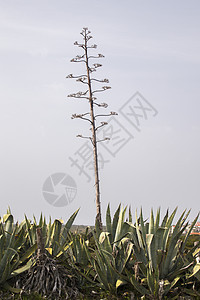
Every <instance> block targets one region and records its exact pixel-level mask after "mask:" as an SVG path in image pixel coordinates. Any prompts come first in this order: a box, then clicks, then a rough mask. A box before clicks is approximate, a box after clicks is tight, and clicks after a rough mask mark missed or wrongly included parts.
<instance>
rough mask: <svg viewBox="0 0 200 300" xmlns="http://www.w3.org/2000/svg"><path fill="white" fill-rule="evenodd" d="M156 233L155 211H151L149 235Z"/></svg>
mask: <svg viewBox="0 0 200 300" xmlns="http://www.w3.org/2000/svg"><path fill="white" fill-rule="evenodd" d="M152 233H154V216H153V209H151V216H150V221H149V234H152Z"/></svg>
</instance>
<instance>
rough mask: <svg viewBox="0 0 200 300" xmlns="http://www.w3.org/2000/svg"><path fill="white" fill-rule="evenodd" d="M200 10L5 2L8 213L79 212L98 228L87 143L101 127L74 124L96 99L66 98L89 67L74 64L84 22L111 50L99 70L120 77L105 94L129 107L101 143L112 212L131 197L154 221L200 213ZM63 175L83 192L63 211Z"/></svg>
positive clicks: (0, 115)
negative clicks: (157, 214) (156, 215)
mask: <svg viewBox="0 0 200 300" xmlns="http://www.w3.org/2000/svg"><path fill="white" fill-rule="evenodd" d="M199 15H200V2H199V1H198V0H190V1H188V0H187V1H186V0H176V1H175V0H173V1H172V0H169V1H159V0H157V1H153V0H151V1H147V0H146V1H143V0H140V1H139V0H138V1H135V0H132V1H131V0H127V1H114V0H110V1H105V0H101V1H97V0H95V1H89V0H85V1H80V0H74V1H67V0H59V1H55V0H54V1H53V0H42V1H41V0H34V1H33V0H28V1H27V0H6V1H5V0H0V36H1V41H0V61H1V62H0V64H1V68H0V87H1V88H0V101H1V102H0V103H1V109H0V128H1V130H0V140H1V147H0V166H1V167H0V185H1V188H0V199H1V212H0V215H1V216H2V215H3V214H4V213H5V211H6V209H7V207H8V206H10V207H11V210H12V212H13V214H14V216H15V219H18V220H21V219H22V218H23V215H24V213H26V214H27V215H28V217H29V218H32V215H33V214H34V215H35V216H36V217H38V216H39V214H40V212H43V214H45V215H46V216H47V217H48V216H49V215H51V216H52V218H63V219H64V220H67V219H68V218H69V217H70V215H71V214H72V213H73V212H74V211H75V210H76V209H78V208H79V207H80V208H81V209H80V212H79V215H78V217H77V220H76V223H77V224H91V225H92V224H93V223H94V216H95V193H94V180H93V172H92V170H91V159H92V153H89V152H87V160H85V161H83V156H82V157H81V156H80V153H81V151H83V149H84V147H87V145H86V144H85V143H86V140H83V139H78V138H76V135H77V134H83V135H88V134H89V133H90V131H89V127H88V124H86V123H85V122H84V121H82V120H78V119H76V120H71V115H72V114H73V113H82V112H87V111H88V103H87V101H83V100H77V99H70V98H68V97H67V95H68V94H70V93H72V92H77V91H79V90H81V89H82V86H81V84H80V83H77V82H75V81H73V80H72V79H66V76H67V75H68V74H69V73H73V74H82V72H84V69H83V66H82V65H80V64H79V65H78V64H73V63H71V62H70V59H72V58H73V57H74V56H76V55H77V54H81V49H79V48H77V47H76V46H74V45H73V43H74V41H76V40H78V41H81V36H80V31H81V30H82V28H83V27H88V28H89V29H90V30H91V32H92V36H93V43H95V44H97V45H98V48H97V50H95V51H96V52H95V53H102V54H104V55H105V58H103V59H102V58H101V60H100V61H97V62H98V63H102V64H103V67H102V68H101V69H99V70H98V72H96V73H95V76H96V77H97V78H109V80H110V85H111V87H112V89H111V90H109V91H106V92H104V93H102V94H101V95H100V98H99V101H100V102H107V103H108V104H109V107H108V112H109V111H110V110H111V111H116V112H118V116H117V117H114V118H113V119H111V121H110V123H109V125H107V126H108V127H107V129H108V130H107V132H106V134H108V135H109V132H111V131H112V130H113V136H112V137H113V141H112V140H111V141H110V142H109V143H107V144H106V143H105V144H100V143H99V144H98V145H99V153H100V156H99V157H100V160H101V162H100V167H101V181H100V183H101V201H102V213H103V216H104V217H105V211H106V207H107V204H108V203H110V204H111V208H112V212H114V211H115V209H116V208H117V206H118V205H119V203H122V204H123V205H124V206H125V205H131V207H132V210H133V212H134V211H135V209H136V208H137V209H138V210H139V209H140V207H141V206H142V208H143V210H144V215H145V216H146V217H147V216H148V215H149V211H150V209H151V207H152V208H153V209H154V211H156V209H157V208H158V207H159V206H160V207H161V209H162V212H163V213H164V212H165V211H166V209H167V208H168V207H169V208H170V211H172V209H174V208H175V207H176V206H178V207H179V214H180V213H181V212H182V210H183V209H185V208H186V209H189V208H191V209H192V212H191V217H190V218H191V219H192V218H194V217H195V216H196V214H197V213H198V211H199V198H200V184H199V178H200V156H199V153H200V118H199V112H200V101H199V97H200V84H199V82H200V18H199ZM141 106H143V107H145V108H146V109H144V108H143V110H142V109H141ZM103 112H104V110H103ZM134 114H135V117H134ZM103 121H105V120H104V119H103ZM109 130H111V131H109ZM100 134H102V135H103V134H105V131H104V132H103V131H102V132H101V133H100ZM86 150H87V149H86ZM88 153H89V154H88ZM82 155H83V152H82ZM73 161H74V162H76V163H73ZM83 163H84V164H83ZM60 173H61V175H60ZM53 174H54V175H53ZM55 174H56V175H55ZM62 174H64V175H65V174H66V175H68V177H67V176H66V177H65V179H66V180H65V183H66V184H67V186H70V184H71V185H72V187H73V186H74V182H75V184H76V186H77V193H76V194H75V191H76V189H75V190H73V189H72V192H73V191H74V196H73V195H72V196H70V195H69V189H68V190H67V191H68V197H71V198H68V200H70V201H69V203H68V204H67V205H66V206H63V205H62V206H61V207H57V206H56V203H57V202H56V201H57V200H55V199H54V200H52V201H53V202H52V203H50V202H51V196H52V197H53V196H54V195H59V196H62V193H65V192H63V191H65V190H64V188H63V187H64V186H63V185H60V184H58V185H56V180H58V181H59V176H62ZM52 175H53V176H52ZM64 175H63V176H64ZM51 176H52V177H51ZM63 178H64V177H63ZM54 179H55V181H51V180H54ZM50 181H51V183H52V184H54V186H53V187H52V186H50V185H49V182H50ZM45 184H46V185H45ZM48 188H49V189H50V190H49V191H47V190H48ZM52 188H55V190H54V189H53V190H52ZM45 189H46V191H47V192H49V196H48V195H46V196H45V195H44V193H43V192H44V190H45ZM45 197H46V198H45Z"/></svg>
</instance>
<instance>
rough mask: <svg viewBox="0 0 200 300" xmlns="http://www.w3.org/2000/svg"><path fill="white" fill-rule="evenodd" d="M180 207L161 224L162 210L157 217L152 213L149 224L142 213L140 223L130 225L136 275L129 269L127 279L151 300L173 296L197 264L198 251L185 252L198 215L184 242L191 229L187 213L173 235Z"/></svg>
mask: <svg viewBox="0 0 200 300" xmlns="http://www.w3.org/2000/svg"><path fill="white" fill-rule="evenodd" d="M176 211H177V208H176V209H175V210H174V211H173V212H172V214H171V215H170V216H169V215H168V211H167V213H166V215H165V216H164V218H163V220H162V222H161V224H160V209H159V210H158V211H157V214H156V217H155V218H154V215H153V211H151V215H150V220H149V222H148V223H147V222H145V221H144V218H143V214H142V210H141V212H140V217H139V219H138V216H137V212H136V217H135V219H136V223H135V224H134V225H133V224H130V223H129V225H130V228H131V233H130V238H131V241H132V243H133V249H134V256H133V257H134V272H132V270H130V269H129V270H128V268H127V270H126V274H127V278H129V280H130V282H131V284H132V285H133V286H134V288H135V289H136V290H137V291H138V292H139V294H141V295H146V296H148V297H149V298H151V299H162V297H164V296H166V295H169V293H171V292H172V290H173V288H174V287H175V286H176V284H177V282H179V281H181V277H182V276H183V274H186V272H187V271H188V270H190V269H191V268H192V266H194V265H195V259H194V258H193V255H192V253H193V251H194V248H193V249H191V250H189V251H187V252H186V251H185V246H186V242H187V240H188V237H189V235H190V233H191V231H192V228H193V227H194V225H195V223H196V221H197V219H198V216H197V217H196V218H195V220H194V221H193V222H192V224H191V226H190V229H189V230H188V231H187V234H186V235H184V238H183V240H181V239H180V238H181V236H182V235H183V232H184V231H185V230H186V229H187V228H188V222H186V219H187V217H188V215H189V212H187V213H186V211H184V212H183V213H182V215H181V217H180V218H179V220H178V221H177V223H176V225H175V227H174V230H173V232H171V228H172V222H173V220H174V217H175V214H176Z"/></svg>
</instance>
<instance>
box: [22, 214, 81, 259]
mask: <svg viewBox="0 0 200 300" xmlns="http://www.w3.org/2000/svg"><path fill="white" fill-rule="evenodd" d="M78 211H79V209H78V210H76V211H75V212H74V213H73V214H72V216H71V217H70V218H69V219H68V221H67V222H66V224H65V225H63V222H62V220H57V219H56V220H55V221H54V222H53V223H51V218H50V220H49V223H48V224H47V223H46V219H45V217H43V216H42V214H41V216H40V220H39V223H38V225H37V222H36V219H35V218H34V222H33V224H32V223H31V221H30V220H28V218H27V217H26V216H25V222H26V229H27V237H28V239H29V243H30V245H31V246H32V245H34V243H36V241H37V227H39V228H41V232H42V236H43V241H44V247H45V249H46V250H47V251H48V252H49V253H50V254H51V255H52V256H54V257H59V256H61V255H62V254H63V253H64V251H65V250H66V249H68V247H69V239H68V234H69V231H70V228H71V226H72V224H73V222H74V220H75V218H76V216H77V214H78Z"/></svg>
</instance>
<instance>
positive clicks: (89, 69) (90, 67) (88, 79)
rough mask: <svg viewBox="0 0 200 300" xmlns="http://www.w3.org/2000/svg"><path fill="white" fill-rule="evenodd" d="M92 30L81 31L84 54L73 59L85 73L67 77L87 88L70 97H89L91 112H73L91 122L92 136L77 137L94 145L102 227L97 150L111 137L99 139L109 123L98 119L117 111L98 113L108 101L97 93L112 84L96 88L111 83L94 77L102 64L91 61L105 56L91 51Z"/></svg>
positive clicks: (96, 187)
mask: <svg viewBox="0 0 200 300" xmlns="http://www.w3.org/2000/svg"><path fill="white" fill-rule="evenodd" d="M90 33H91V32H90V31H89V30H88V28H83V30H82V31H81V33H80V34H81V35H82V37H83V42H82V43H79V42H77V41H76V42H75V43H74V45H76V46H77V47H79V48H82V49H83V54H81V55H77V56H76V57H75V58H73V59H72V60H71V62H78V63H84V64H85V73H84V74H83V75H78V76H74V75H73V74H69V75H68V76H67V78H74V79H76V81H78V82H81V83H82V84H83V85H85V86H86V90H84V91H79V92H77V93H74V94H70V95H68V97H73V98H79V99H87V100H88V101H89V108H90V110H89V112H86V113H83V114H73V115H72V119H75V118H80V119H82V120H85V121H87V122H89V123H90V126H91V127H90V129H91V132H92V134H91V136H83V135H81V134H78V135H77V137H80V138H85V139H89V140H90V141H91V143H92V147H93V158H94V171H95V190H96V212H97V214H96V222H98V223H99V226H100V228H102V217H101V201H100V184H99V181H100V180H99V165H98V151H97V143H98V142H102V141H105V140H109V138H104V139H102V140H98V138H97V131H98V130H99V129H100V128H101V127H103V126H105V125H107V124H108V123H107V122H100V123H99V122H97V119H98V118H100V117H104V116H111V115H117V113H115V112H110V113H108V114H96V113H95V109H94V107H95V106H96V107H102V108H107V107H108V105H107V104H106V103H98V102H97V97H96V93H100V92H103V91H106V90H108V89H110V88H111V87H110V86H107V85H104V86H101V87H100V88H94V85H95V84H100V83H105V84H107V83H109V80H108V79H106V78H105V79H97V78H94V77H93V73H94V72H95V71H96V70H97V69H98V68H100V67H101V66H102V65H101V64H99V63H92V62H91V61H92V60H94V59H101V58H103V57H104V56H103V55H102V54H97V55H93V54H90V53H89V52H90V51H91V49H96V48H97V45H95V44H90V43H89V41H90V39H92V36H91V35H90Z"/></svg>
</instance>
